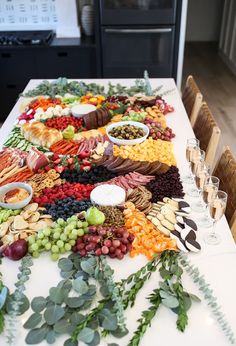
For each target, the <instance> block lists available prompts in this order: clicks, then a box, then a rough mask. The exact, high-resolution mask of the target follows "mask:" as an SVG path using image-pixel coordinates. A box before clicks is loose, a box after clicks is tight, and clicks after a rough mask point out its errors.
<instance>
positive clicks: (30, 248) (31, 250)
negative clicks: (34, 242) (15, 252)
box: [28, 245, 34, 253]
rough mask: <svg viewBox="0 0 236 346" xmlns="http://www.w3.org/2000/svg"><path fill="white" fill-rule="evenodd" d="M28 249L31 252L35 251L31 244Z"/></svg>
mask: <svg viewBox="0 0 236 346" xmlns="http://www.w3.org/2000/svg"><path fill="white" fill-rule="evenodd" d="M28 251H29V253H32V252H34V250H33V249H32V247H31V245H30V246H29V247H28Z"/></svg>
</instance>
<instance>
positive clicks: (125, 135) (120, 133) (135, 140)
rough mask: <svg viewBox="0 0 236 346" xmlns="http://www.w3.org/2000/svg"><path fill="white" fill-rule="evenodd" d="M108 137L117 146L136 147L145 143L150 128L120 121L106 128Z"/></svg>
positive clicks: (133, 122)
mask: <svg viewBox="0 0 236 346" xmlns="http://www.w3.org/2000/svg"><path fill="white" fill-rule="evenodd" d="M106 132H107V136H108V138H109V139H110V141H111V142H112V143H115V144H117V145H135V144H139V143H142V142H144V141H145V140H146V139H147V137H148V135H149V128H148V127H147V126H146V125H144V124H143V123H140V122H137V121H120V122H117V123H113V124H110V125H108V126H107V127H106Z"/></svg>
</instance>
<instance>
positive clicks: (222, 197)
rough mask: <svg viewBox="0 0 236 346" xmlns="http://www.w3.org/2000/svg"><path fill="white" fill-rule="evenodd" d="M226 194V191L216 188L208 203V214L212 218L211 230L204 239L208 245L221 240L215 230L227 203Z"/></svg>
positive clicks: (215, 243)
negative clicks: (214, 194) (216, 190)
mask: <svg viewBox="0 0 236 346" xmlns="http://www.w3.org/2000/svg"><path fill="white" fill-rule="evenodd" d="M227 198H228V195H227V193H226V192H224V191H221V190H218V192H217V193H216V196H215V198H213V199H212V200H211V201H210V203H208V209H209V213H210V216H211V218H212V220H213V227H212V231H211V232H208V233H207V234H206V235H205V237H204V240H205V242H206V243H207V244H208V245H217V244H219V243H220V242H221V238H220V235H219V234H217V233H216V232H215V227H216V223H217V222H218V221H219V220H220V219H221V218H222V216H223V215H224V212H225V209H226V204H227Z"/></svg>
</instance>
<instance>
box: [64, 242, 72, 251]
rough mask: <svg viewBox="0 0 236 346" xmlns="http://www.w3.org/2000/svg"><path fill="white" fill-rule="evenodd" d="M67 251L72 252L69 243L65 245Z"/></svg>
mask: <svg viewBox="0 0 236 346" xmlns="http://www.w3.org/2000/svg"><path fill="white" fill-rule="evenodd" d="M65 250H66V251H70V250H71V245H70V244H69V243H66V244H65Z"/></svg>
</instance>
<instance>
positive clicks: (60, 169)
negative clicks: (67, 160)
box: [54, 166, 65, 174]
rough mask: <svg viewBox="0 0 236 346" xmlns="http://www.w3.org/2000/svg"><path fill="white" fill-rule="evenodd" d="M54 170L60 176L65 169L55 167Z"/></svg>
mask: <svg viewBox="0 0 236 346" xmlns="http://www.w3.org/2000/svg"><path fill="white" fill-rule="evenodd" d="M54 169H55V170H56V171H57V173H59V174H60V173H62V172H63V171H64V169H65V167H64V166H56V167H54Z"/></svg>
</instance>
